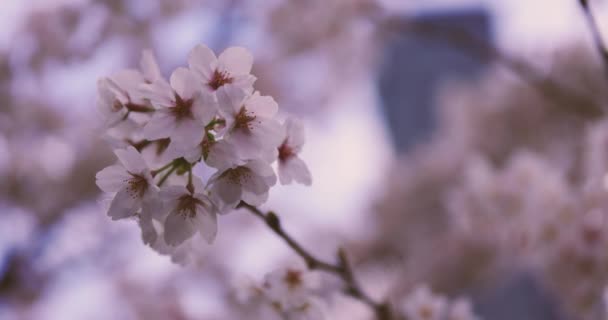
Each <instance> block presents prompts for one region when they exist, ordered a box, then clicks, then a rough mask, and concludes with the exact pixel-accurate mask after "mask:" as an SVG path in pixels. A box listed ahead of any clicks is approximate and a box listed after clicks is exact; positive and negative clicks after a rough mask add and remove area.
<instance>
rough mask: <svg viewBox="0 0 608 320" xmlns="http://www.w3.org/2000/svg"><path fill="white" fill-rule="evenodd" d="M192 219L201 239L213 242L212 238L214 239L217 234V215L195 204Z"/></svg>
mask: <svg viewBox="0 0 608 320" xmlns="http://www.w3.org/2000/svg"><path fill="white" fill-rule="evenodd" d="M194 219H195V220H194V223H195V225H196V227H197V229H198V232H199V233H200V234H201V236H202V237H203V239H205V240H206V241H207V243H209V244H211V243H213V240H215V236H216V235H217V216H216V215H215V214H214V213H212V212H209V211H208V210H207V209H205V208H204V207H202V206H201V205H197V206H196V216H195V217H194Z"/></svg>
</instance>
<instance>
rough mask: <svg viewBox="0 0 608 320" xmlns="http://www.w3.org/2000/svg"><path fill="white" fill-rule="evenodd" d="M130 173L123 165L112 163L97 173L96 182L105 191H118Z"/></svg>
mask: <svg viewBox="0 0 608 320" xmlns="http://www.w3.org/2000/svg"><path fill="white" fill-rule="evenodd" d="M129 177H130V175H129V173H128V172H127V170H125V168H124V167H123V166H121V165H118V164H116V165H112V166H109V167H106V168H104V169H102V170H101V171H99V172H97V174H96V175H95V182H96V183H97V186H98V187H99V189H101V190H103V191H104V192H118V190H120V188H122V186H123V185H124V184H125V180H126V179H129Z"/></svg>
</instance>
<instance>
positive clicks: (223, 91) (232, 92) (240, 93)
mask: <svg viewBox="0 0 608 320" xmlns="http://www.w3.org/2000/svg"><path fill="white" fill-rule="evenodd" d="M246 98H247V92H245V91H244V90H243V89H241V88H239V87H237V86H234V85H231V84H227V85H223V86H222V87H221V88H219V89H218V90H217V100H218V110H219V112H220V113H221V114H222V116H224V117H231V116H233V115H234V114H235V113H237V112H239V110H240V109H241V107H242V106H243V103H244V101H245V99H246Z"/></svg>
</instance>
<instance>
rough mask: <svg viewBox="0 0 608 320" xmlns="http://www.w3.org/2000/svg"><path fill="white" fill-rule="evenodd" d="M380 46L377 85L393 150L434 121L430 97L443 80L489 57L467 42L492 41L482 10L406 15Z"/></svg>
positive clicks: (421, 135)
mask: <svg viewBox="0 0 608 320" xmlns="http://www.w3.org/2000/svg"><path fill="white" fill-rule="evenodd" d="M405 23H406V22H405V21H404V27H403V28H402V30H400V31H398V32H396V33H393V34H392V35H391V39H390V40H389V44H388V46H387V48H386V49H385V53H384V57H383V62H382V66H381V69H380V72H379V79H378V89H379V94H380V99H381V102H382V105H383V108H384V113H385V116H386V121H387V122H388V126H389V129H390V132H391V135H392V137H393V141H394V144H395V147H396V149H397V151H398V152H404V151H406V150H407V149H408V148H409V147H411V146H412V145H415V144H417V143H418V142H423V141H424V140H425V139H426V138H428V137H429V135H430V133H431V131H432V130H433V128H434V126H435V97H436V96H437V90H438V89H439V88H440V85H441V83H442V82H443V81H444V80H446V79H463V80H467V79H473V78H475V77H476V76H478V74H479V73H480V72H481V71H482V70H483V69H484V67H485V66H486V65H487V63H488V61H487V59H485V57H483V56H481V55H479V54H478V53H479V52H476V50H477V49H478V48H473V47H472V44H471V43H470V42H480V43H491V41H492V26H491V20H490V18H489V16H488V15H487V13H486V12H485V11H483V10H466V11H457V12H453V11H450V12H437V13H429V14H424V15H420V16H417V17H415V18H414V19H413V20H412V18H408V22H407V26H406V25H405Z"/></svg>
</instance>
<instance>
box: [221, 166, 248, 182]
mask: <svg viewBox="0 0 608 320" xmlns="http://www.w3.org/2000/svg"><path fill="white" fill-rule="evenodd" d="M222 177H223V178H225V179H226V180H227V181H228V182H229V183H232V184H238V185H242V184H243V183H244V182H246V181H247V180H249V179H251V170H250V169H249V168H247V167H236V168H233V169H228V170H226V172H224V173H223V174H222Z"/></svg>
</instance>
